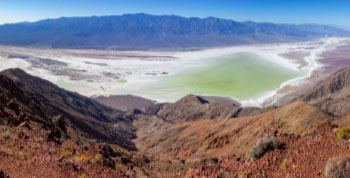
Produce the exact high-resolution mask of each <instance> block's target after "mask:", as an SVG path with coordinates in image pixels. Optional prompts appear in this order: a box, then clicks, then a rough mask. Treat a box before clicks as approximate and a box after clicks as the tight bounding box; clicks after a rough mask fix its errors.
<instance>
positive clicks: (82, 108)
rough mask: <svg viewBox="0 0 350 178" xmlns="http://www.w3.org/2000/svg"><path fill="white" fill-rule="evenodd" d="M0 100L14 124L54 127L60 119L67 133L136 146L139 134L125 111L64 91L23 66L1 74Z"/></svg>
mask: <svg viewBox="0 0 350 178" xmlns="http://www.w3.org/2000/svg"><path fill="white" fill-rule="evenodd" d="M0 101H1V107H0V108H1V110H3V111H1V110H0V111H1V112H0V116H3V117H4V118H5V120H6V122H8V123H11V124H12V125H15V126H17V125H19V124H21V123H23V122H38V123H42V126H43V127H46V128H49V129H51V128H55V127H56V126H55V125H54V122H55V121H56V122H58V123H60V127H62V128H61V130H62V129H63V130H65V132H66V133H65V135H66V136H69V137H81V136H82V137H85V138H91V139H97V140H102V141H106V142H110V143H115V144H118V145H120V146H122V147H124V148H127V149H135V147H134V144H133V143H132V142H131V141H130V139H132V138H134V137H135V135H134V134H133V132H134V131H133V129H134V128H132V127H130V124H129V123H130V122H131V121H132V119H131V118H128V117H126V116H124V113H123V112H121V111H118V110H113V109H111V108H108V107H106V106H104V105H102V104H99V103H97V102H96V101H94V100H92V99H90V98H87V97H84V96H81V95H79V94H77V93H72V92H69V91H66V90H63V89H61V88H59V87H57V86H56V85H54V84H52V83H50V82H48V81H46V80H42V79H40V78H37V77H33V76H31V75H28V74H27V73H25V72H24V71H22V70H20V69H9V70H5V71H3V72H1V73H0ZM9 113H10V116H9ZM55 118H56V119H55ZM57 118H60V119H59V120H60V121H57Z"/></svg>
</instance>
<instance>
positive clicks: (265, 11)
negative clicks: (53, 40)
mask: <svg viewBox="0 0 350 178" xmlns="http://www.w3.org/2000/svg"><path fill="white" fill-rule="evenodd" d="M139 12H144V13H150V14H157V15H160V14H175V15H181V16H185V17H192V16H194V17H208V16H215V17H221V18H227V19H234V20H237V21H245V20H252V21H257V22H277V23H297V24H300V23H319V24H330V25H339V26H344V27H347V28H350V0H0V23H14V22H20V21H36V20H39V19H45V18H56V17H62V16H91V15H99V16H100V15H120V14H124V13H139Z"/></svg>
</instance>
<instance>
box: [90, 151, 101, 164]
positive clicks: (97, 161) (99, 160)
mask: <svg viewBox="0 0 350 178" xmlns="http://www.w3.org/2000/svg"><path fill="white" fill-rule="evenodd" d="M92 163H96V164H102V163H103V155H102V154H101V153H98V154H96V155H95V159H93V161H92Z"/></svg>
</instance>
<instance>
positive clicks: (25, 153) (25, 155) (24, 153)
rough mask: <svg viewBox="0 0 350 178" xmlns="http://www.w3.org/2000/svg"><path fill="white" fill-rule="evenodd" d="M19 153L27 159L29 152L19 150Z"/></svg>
mask: <svg viewBox="0 0 350 178" xmlns="http://www.w3.org/2000/svg"><path fill="white" fill-rule="evenodd" d="M19 155H20V156H22V157H23V158H24V159H28V158H29V157H30V153H28V152H22V151H20V152H19Z"/></svg>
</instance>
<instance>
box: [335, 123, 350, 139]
mask: <svg viewBox="0 0 350 178" xmlns="http://www.w3.org/2000/svg"><path fill="white" fill-rule="evenodd" d="M336 135H337V138H338V140H343V141H347V140H349V139H350V126H344V127H343V128H340V129H337V131H336Z"/></svg>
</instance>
